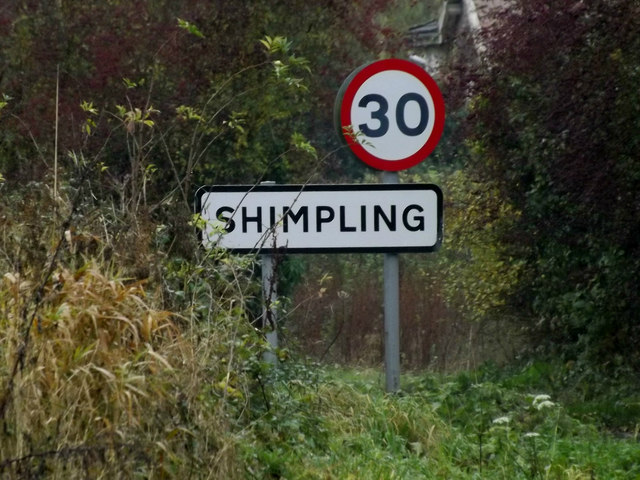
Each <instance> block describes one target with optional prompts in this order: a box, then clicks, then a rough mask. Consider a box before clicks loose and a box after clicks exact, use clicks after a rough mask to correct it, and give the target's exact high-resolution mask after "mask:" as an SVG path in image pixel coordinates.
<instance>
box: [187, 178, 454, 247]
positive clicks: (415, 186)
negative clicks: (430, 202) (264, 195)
mask: <svg viewBox="0 0 640 480" xmlns="http://www.w3.org/2000/svg"><path fill="white" fill-rule="evenodd" d="M390 190H394V191H397V190H427V191H433V192H434V193H435V194H436V201H437V216H438V218H437V222H438V224H437V240H436V243H435V245H432V246H425V247H326V248H325V247H320V248H286V247H279V248H270V247H266V246H263V247H261V248H258V247H256V248H227V247H222V248H227V250H228V251H229V252H232V253H253V254H258V253H264V254H285V253H419V252H435V251H436V250H438V249H439V248H440V246H441V245H442V236H443V234H442V232H443V223H444V222H443V196H442V190H440V187H438V186H437V185H434V184H430V183H406V184H399V183H395V184H394V183H380V184H377V183H362V184H360V183H356V184H337V185H318V184H310V185H280V184H267V185H265V184H260V185H205V186H202V187H200V188H199V189H198V190H197V191H196V194H195V212H196V213H200V212H201V211H202V196H203V195H204V194H205V193H209V192H247V193H250V192H303V191H306V192H348V191H358V192H359V191H373V192H384V191H390ZM198 240H199V242H200V245H202V230H200V229H198Z"/></svg>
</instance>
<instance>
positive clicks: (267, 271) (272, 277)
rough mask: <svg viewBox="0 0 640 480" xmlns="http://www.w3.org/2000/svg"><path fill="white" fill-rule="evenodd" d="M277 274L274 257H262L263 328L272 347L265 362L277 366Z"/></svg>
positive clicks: (265, 255) (266, 355) (265, 357)
mask: <svg viewBox="0 0 640 480" xmlns="http://www.w3.org/2000/svg"><path fill="white" fill-rule="evenodd" d="M276 287H277V284H276V272H275V261H274V258H273V255H269V254H263V255H262V296H263V300H264V305H263V307H262V328H263V329H264V330H265V332H266V337H267V343H268V344H269V345H270V346H271V351H269V352H265V355H264V360H265V362H268V363H271V364H273V365H275V364H276V363H277V357H276V354H275V351H276V348H278V330H277V318H276V309H275V307H274V306H275V303H276V301H277V299H278V296H277V292H276Z"/></svg>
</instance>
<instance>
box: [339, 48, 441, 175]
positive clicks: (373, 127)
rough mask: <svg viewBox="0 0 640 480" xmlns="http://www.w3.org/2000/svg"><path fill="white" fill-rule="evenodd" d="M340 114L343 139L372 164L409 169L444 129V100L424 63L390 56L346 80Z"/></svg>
mask: <svg viewBox="0 0 640 480" xmlns="http://www.w3.org/2000/svg"><path fill="white" fill-rule="evenodd" d="M334 117H335V121H336V127H337V128H338V130H339V136H340V138H341V139H342V140H343V141H345V142H346V143H347V145H348V146H349V148H350V149H351V151H352V152H353V153H354V154H355V155H356V156H357V157H358V158H359V159H360V160H362V161H363V162H365V163H366V164H367V165H369V166H371V167H373V168H377V169H378V170H387V171H398V170H404V169H407V168H410V167H413V166H414V165H417V164H418V163H420V162H422V161H423V160H424V159H425V158H427V156H428V155H429V154H430V153H431V152H432V151H433V149H434V148H435V147H436V145H437V144H438V141H439V140H440V136H441V135H442V130H443V128H444V100H443V99H442V94H441V93H440V89H439V88H438V85H437V84H436V82H435V81H434V80H433V78H431V76H430V75H429V74H428V73H427V72H425V71H424V70H423V69H422V68H420V67H419V66H418V65H416V64H414V63H411V62H409V61H407V60H400V59H395V58H392V59H387V60H379V61H377V62H373V63H370V64H368V65H364V66H362V67H360V68H358V69H357V70H356V71H354V72H353V73H352V74H351V75H350V76H349V77H348V78H347V79H346V80H345V82H344V83H343V85H342V87H341V88H340V92H339V93H338V97H337V99H336V105H335V111H334Z"/></svg>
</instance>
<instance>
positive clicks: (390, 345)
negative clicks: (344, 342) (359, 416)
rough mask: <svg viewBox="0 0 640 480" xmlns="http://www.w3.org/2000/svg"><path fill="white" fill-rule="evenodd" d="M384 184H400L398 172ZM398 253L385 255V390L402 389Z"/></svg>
mask: <svg viewBox="0 0 640 480" xmlns="http://www.w3.org/2000/svg"><path fill="white" fill-rule="evenodd" d="M382 182H383V183H392V184H396V183H398V174H397V173H396V172H384V173H383V174H382ZM398 263H399V261H398V254H397V253H385V254H384V274H383V275H384V370H385V390H386V391H387V392H396V391H398V389H399V388H400V294H399V292H400V274H399V270H400V269H399V265H398Z"/></svg>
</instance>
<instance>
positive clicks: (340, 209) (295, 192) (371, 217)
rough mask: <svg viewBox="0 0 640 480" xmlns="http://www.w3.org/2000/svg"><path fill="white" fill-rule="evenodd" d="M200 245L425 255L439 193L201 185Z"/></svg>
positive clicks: (392, 187)
mask: <svg viewBox="0 0 640 480" xmlns="http://www.w3.org/2000/svg"><path fill="white" fill-rule="evenodd" d="M196 210H197V211H198V212H199V213H200V214H201V216H202V218H203V219H204V220H205V221H206V226H205V228H204V229H203V230H202V232H201V233H202V243H203V245H204V246H205V247H208V248H210V247H213V246H220V247H223V248H227V249H229V250H232V251H234V252H238V253H250V252H261V253H273V252H276V251H287V252H290V253H305V252H309V253H311V252H429V251H433V250H435V249H437V248H438V247H439V246H440V244H441V242H442V191H441V190H440V188H438V187H437V186H436V185H427V184H404V185H403V184H362V185H361V184H354V185H277V184H274V185H258V186H248V185H235V186H228V185H225V186H213V187H202V188H201V189H200V190H198V192H197V194H196Z"/></svg>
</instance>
